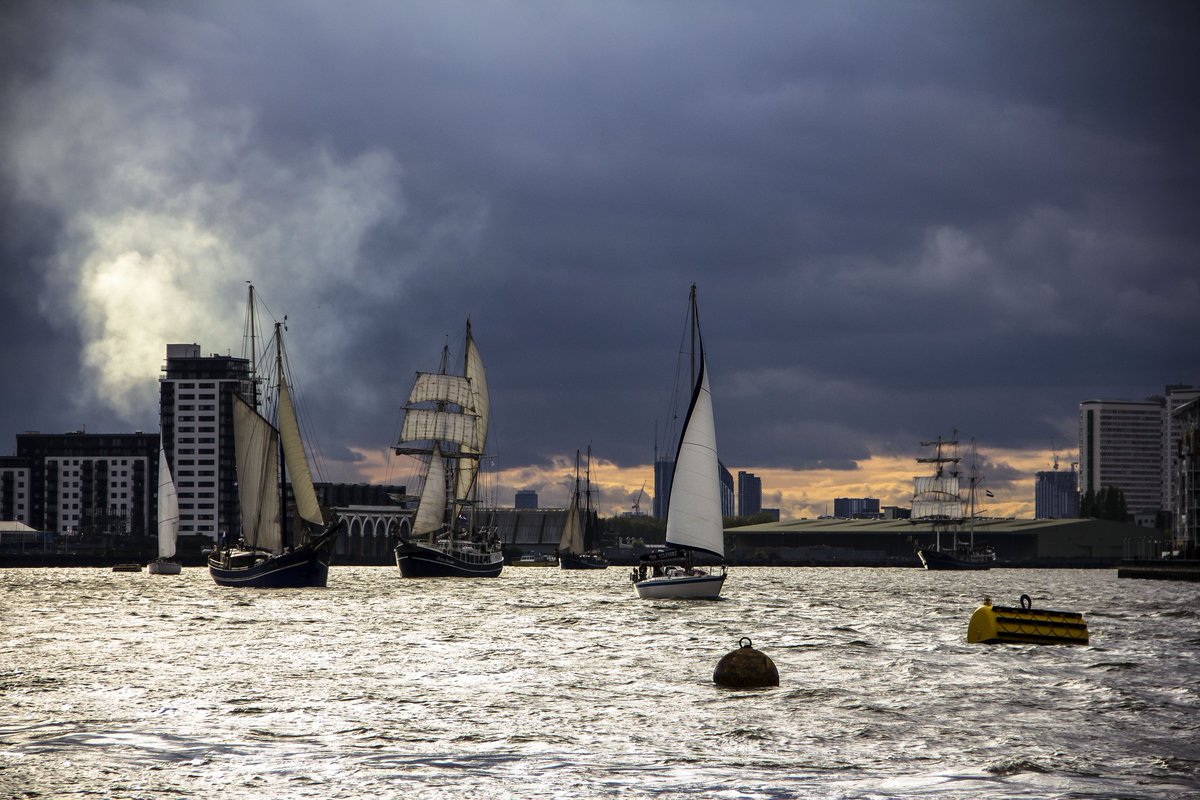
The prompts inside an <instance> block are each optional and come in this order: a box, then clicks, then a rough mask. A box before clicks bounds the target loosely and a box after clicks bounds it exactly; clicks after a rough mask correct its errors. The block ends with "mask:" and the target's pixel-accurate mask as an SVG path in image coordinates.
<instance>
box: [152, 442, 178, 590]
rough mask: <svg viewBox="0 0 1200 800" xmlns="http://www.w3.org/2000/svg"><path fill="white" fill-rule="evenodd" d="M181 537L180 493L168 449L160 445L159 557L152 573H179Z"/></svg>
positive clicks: (153, 564) (153, 562) (154, 562)
mask: <svg viewBox="0 0 1200 800" xmlns="http://www.w3.org/2000/svg"><path fill="white" fill-rule="evenodd" d="M178 538H179V494H178V493H177V492H176V491H175V481H174V480H173V479H172V478H171V465H170V464H168V463H167V451H166V449H165V448H164V447H163V446H162V444H159V447H158V558H157V559H156V560H154V561H151V562H150V564H149V570H150V574H151V575H178V574H179V573H180V571H181V567H180V565H179V562H177V561H172V559H173V558H174V557H175V542H176V540H177V539H178Z"/></svg>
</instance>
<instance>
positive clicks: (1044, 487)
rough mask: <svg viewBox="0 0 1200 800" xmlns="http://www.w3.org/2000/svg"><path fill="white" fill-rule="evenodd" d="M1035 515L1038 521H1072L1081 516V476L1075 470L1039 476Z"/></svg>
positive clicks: (1034, 507) (1045, 473)
mask: <svg viewBox="0 0 1200 800" xmlns="http://www.w3.org/2000/svg"><path fill="white" fill-rule="evenodd" d="M1033 509H1034V510H1033V515H1034V517H1035V518H1037V519H1072V518H1074V517H1078V516H1079V475H1078V473H1076V472H1075V470H1074V469H1070V470H1065V469H1064V470H1059V469H1056V470H1050V471H1046V472H1039V473H1038V474H1037V483H1036V484H1035V486H1034V503H1033Z"/></svg>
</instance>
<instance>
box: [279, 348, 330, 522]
mask: <svg viewBox="0 0 1200 800" xmlns="http://www.w3.org/2000/svg"><path fill="white" fill-rule="evenodd" d="M279 437H280V439H281V440H282V442H283V461H284V464H285V466H286V467H287V475H288V480H289V481H290V482H291V484H292V496H293V497H294V498H295V500H296V512H297V513H298V514H299V515H300V518H301V519H303V520H305V521H306V522H309V523H312V524H313V525H321V526H323V525H324V524H325V517H324V515H323V514H322V513H321V504H320V503H318V502H317V492H316V489H314V488H313V479H312V471H311V470H310V469H309V468H308V456H307V455H305V452H304V441H303V440H302V439H301V438H300V426H299V424H298V423H297V421H296V408H295V406H293V405H292V393H291V390H290V389H288V384H287V378H286V376H285V375H284V374H283V373H282V371H281V372H280V375H279Z"/></svg>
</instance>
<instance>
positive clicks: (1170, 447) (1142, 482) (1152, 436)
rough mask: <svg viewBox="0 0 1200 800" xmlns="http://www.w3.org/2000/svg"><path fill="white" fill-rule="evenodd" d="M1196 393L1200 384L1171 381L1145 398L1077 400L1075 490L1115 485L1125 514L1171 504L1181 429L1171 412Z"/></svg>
mask: <svg viewBox="0 0 1200 800" xmlns="http://www.w3.org/2000/svg"><path fill="white" fill-rule="evenodd" d="M1198 397H1200V389H1196V388H1195V387H1193V386H1184V385H1171V386H1167V387H1166V393H1165V396H1155V397H1151V398H1148V399H1146V400H1086V401H1084V402H1082V403H1080V404H1079V481H1080V486H1079V491H1080V494H1086V493H1087V492H1088V491H1093V492H1099V491H1100V490H1101V489H1103V488H1105V487H1107V486H1115V487H1116V488H1118V489H1120V490H1121V491H1122V492H1123V493H1124V494H1125V503H1126V506H1127V507H1128V508H1129V512H1130V514H1148V513H1161V512H1169V511H1170V510H1171V509H1173V508H1174V507H1175V503H1176V499H1177V497H1178V487H1177V484H1176V481H1177V477H1178V474H1179V463H1178V458H1179V455H1178V452H1179V440H1180V436H1181V431H1182V429H1181V427H1180V425H1179V423H1178V421H1177V418H1176V416H1175V414H1174V412H1175V411H1177V410H1178V409H1179V408H1181V407H1183V406H1184V405H1186V404H1187V403H1189V402H1191V401H1192V400H1194V399H1196V398H1198Z"/></svg>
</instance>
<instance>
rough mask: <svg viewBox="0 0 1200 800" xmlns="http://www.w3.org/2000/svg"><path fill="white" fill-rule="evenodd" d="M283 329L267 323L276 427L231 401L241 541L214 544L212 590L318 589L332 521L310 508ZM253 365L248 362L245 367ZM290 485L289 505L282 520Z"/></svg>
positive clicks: (332, 537)
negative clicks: (291, 514)
mask: <svg viewBox="0 0 1200 800" xmlns="http://www.w3.org/2000/svg"><path fill="white" fill-rule="evenodd" d="M250 293H251V294H250V297H251V300H250V308H251V311H250V314H251V322H250V329H251V331H253V330H254V322H253V313H254V311H253V308H254V289H253V287H251V289H250ZM282 328H283V324H282V323H279V322H276V323H275V333H274V337H273V341H274V347H275V376H276V381H277V385H276V389H277V393H276V402H275V412H276V416H277V417H278V419H277V423H278V424H277V425H273V424H272V423H271V422H270V421H269V420H267V419H266V418H265V417H264V416H262V414H260V413H259V411H258V409H257V408H256V407H255V404H254V402H253V401H254V399H255V398H254V397H251V398H250V401H247V399H245V398H243V397H241V396H239V395H234V396H233V438H234V461H235V464H236V467H237V478H238V484H237V488H238V503H239V506H240V510H241V526H242V530H241V537H240V539H239V540H238V541H237V542H236V543H233V544H231V543H229V542H225V541H222V542H220V543H219V545H218V547H217V548H216V549H214V551H213V552H212V554H211V555H210V556H209V559H208V571H209V574H211V575H212V578H213V580H214V581H216V582H217V584H218V585H220V586H248V587H254V588H302V587H323V586H325V585H326V583H327V581H328V577H329V561H330V558H331V557H332V555H333V545H334V542H335V541H336V539H337V532H338V526H339V524H340V521H339V520H338V518H337V517H336V515H333V514H330V513H327V512H326V510H325V509H322V508H321V506H320V505H319V503H318V502H317V494H316V490H315V489H314V488H313V479H312V472H311V471H310V470H309V466H308V457H307V455H306V454H305V451H304V441H303V439H302V438H301V435H300V425H299V423H298V421H297V418H296V409H295V406H294V405H293V403H292V391H291V389H290V387H289V386H288V374H287V372H286V370H285V367H284V356H283V334H282ZM253 362H254V358H253V356H252V357H251V363H253ZM285 478H286V479H290V483H291V490H292V495H293V497H294V499H295V504H296V516H297V519H296V520H294V522H293V524H291V525H289V524H288V522H289V520H288V519H287V517H288V514H287V511H288V504H287V486H288V481H287V480H285Z"/></svg>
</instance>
